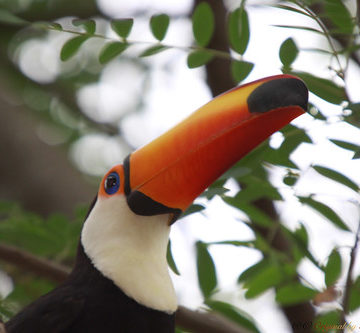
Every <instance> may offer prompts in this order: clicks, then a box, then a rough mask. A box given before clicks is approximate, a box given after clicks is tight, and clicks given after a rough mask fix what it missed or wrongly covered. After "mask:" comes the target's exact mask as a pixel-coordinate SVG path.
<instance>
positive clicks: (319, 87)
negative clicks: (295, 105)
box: [292, 72, 346, 104]
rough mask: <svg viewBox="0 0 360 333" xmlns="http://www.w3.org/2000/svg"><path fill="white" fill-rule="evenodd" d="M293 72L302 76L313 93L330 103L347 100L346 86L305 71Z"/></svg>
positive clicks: (339, 102)
mask: <svg viewBox="0 0 360 333" xmlns="http://www.w3.org/2000/svg"><path fill="white" fill-rule="evenodd" d="M292 74H294V75H296V76H298V77H300V78H301V79H302V80H303V81H304V82H305V83H306V85H307V86H308V88H309V90H310V91H311V92H312V93H314V94H315V95H317V96H319V97H320V98H322V99H324V100H325V101H327V102H329V103H332V104H341V103H342V102H343V101H345V100H346V94H345V89H344V87H340V86H338V85H337V84H336V83H334V82H332V81H330V80H327V79H323V78H320V77H316V76H314V75H312V74H309V73H305V72H292Z"/></svg>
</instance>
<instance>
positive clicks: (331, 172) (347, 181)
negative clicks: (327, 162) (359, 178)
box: [313, 165, 359, 192]
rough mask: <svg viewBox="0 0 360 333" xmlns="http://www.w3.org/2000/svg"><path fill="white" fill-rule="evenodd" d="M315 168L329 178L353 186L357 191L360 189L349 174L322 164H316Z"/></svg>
mask: <svg viewBox="0 0 360 333" xmlns="http://www.w3.org/2000/svg"><path fill="white" fill-rule="evenodd" d="M313 168H314V169H315V170H316V171H317V172H318V173H320V174H321V175H323V176H324V177H327V178H329V179H332V180H334V181H335V182H338V183H340V184H343V185H345V186H347V187H349V188H351V189H352V190H354V191H355V192H358V191H359V186H358V185H357V184H356V183H355V182H353V181H352V180H351V179H350V178H348V177H347V176H345V175H343V174H341V173H340V172H338V171H335V170H332V169H330V168H326V167H323V166H320V165H314V166H313Z"/></svg>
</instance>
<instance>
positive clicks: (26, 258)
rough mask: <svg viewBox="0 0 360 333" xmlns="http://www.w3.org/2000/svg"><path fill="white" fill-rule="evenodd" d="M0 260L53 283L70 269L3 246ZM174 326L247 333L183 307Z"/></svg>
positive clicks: (205, 331) (195, 331)
mask: <svg viewBox="0 0 360 333" xmlns="http://www.w3.org/2000/svg"><path fill="white" fill-rule="evenodd" d="M0 260H3V261H5V262H7V263H9V264H12V265H15V266H16V267H19V268H21V269H24V270H26V271H28V272H31V273H34V274H36V275H38V276H41V277H43V278H47V279H49V280H51V281H53V282H55V283H62V282H64V281H65V280H66V278H67V276H68V275H69V273H70V268H69V267H67V266H64V265H61V264H57V263H54V262H52V261H50V260H47V259H44V258H40V257H38V256H35V255H33V254H31V253H28V252H26V251H24V250H22V249H19V248H16V247H14V246H10V245H5V244H0ZM176 325H177V326H179V327H180V328H183V329H186V330H189V331H191V332H192V333H223V332H227V333H249V331H248V330H247V329H245V328H242V327H240V326H238V325H237V324H235V323H234V322H232V321H230V320H228V319H227V318H225V317H223V316H221V315H219V314H213V313H206V312H200V311H193V310H190V309H187V308H186V307H184V306H179V308H178V310H177V312H176ZM1 329H2V327H1V323H0V333H5V332H3V331H1Z"/></svg>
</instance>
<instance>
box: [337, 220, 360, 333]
mask: <svg viewBox="0 0 360 333" xmlns="http://www.w3.org/2000/svg"><path fill="white" fill-rule="evenodd" d="M359 237H360V221H359V225H358V229H357V231H356V234H355V242H354V246H353V247H352V249H351V252H350V263H349V268H348V272H347V278H346V284H345V292H344V298H343V302H342V307H343V310H342V312H341V318H340V324H343V323H345V319H346V315H347V314H348V313H349V306H350V293H351V287H352V285H353V280H352V275H353V269H354V264H355V261H356V254H357V253H356V251H357V248H358V244H359ZM340 332H344V330H341V331H340Z"/></svg>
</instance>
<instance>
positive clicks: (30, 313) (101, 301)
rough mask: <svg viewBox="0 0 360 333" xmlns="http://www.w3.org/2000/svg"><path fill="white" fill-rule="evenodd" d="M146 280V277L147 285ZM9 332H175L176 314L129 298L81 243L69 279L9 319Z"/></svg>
mask: <svg viewBox="0 0 360 333" xmlns="http://www.w3.org/2000/svg"><path fill="white" fill-rule="evenodd" d="M95 202H96V200H94V202H93V204H92V205H91V208H90V211H91V209H92V207H93V206H94V204H95ZM145 279H146V277H145V276H144V283H146V281H145ZM6 330H7V333H50V332H51V333H83V332H84V333H95V332H97V333H99V332H106V333H107V332H108V333H112V332H116V333H154V332H157V333H171V332H174V331H175V314H167V313H165V312H162V311H157V310H153V309H150V308H147V307H145V306H143V305H141V304H139V303H137V302H136V301H135V300H133V299H132V298H130V297H128V296H127V295H125V294H124V292H123V291H122V290H121V289H120V288H119V287H117V286H116V285H115V284H114V283H113V282H112V281H111V280H110V279H108V278H106V277H105V276H104V275H102V273H101V272H99V271H98V270H97V269H96V268H95V267H94V265H93V264H92V262H91V261H90V259H89V257H88V256H87V255H86V253H85V252H84V248H83V246H82V244H81V242H79V246H78V253H77V258H76V262H75V266H74V269H73V271H72V272H71V274H70V275H69V277H68V279H67V280H66V281H65V282H64V283H63V284H61V285H60V286H59V287H57V288H56V289H54V290H53V291H51V292H49V293H48V294H46V295H44V296H42V297H40V298H39V299H37V300H36V301H35V302H34V303H31V304H30V305H28V306H27V307H25V308H24V309H23V310H22V311H20V312H19V313H18V314H17V315H16V316H14V317H13V318H12V319H11V320H9V321H8V322H7V323H6Z"/></svg>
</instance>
